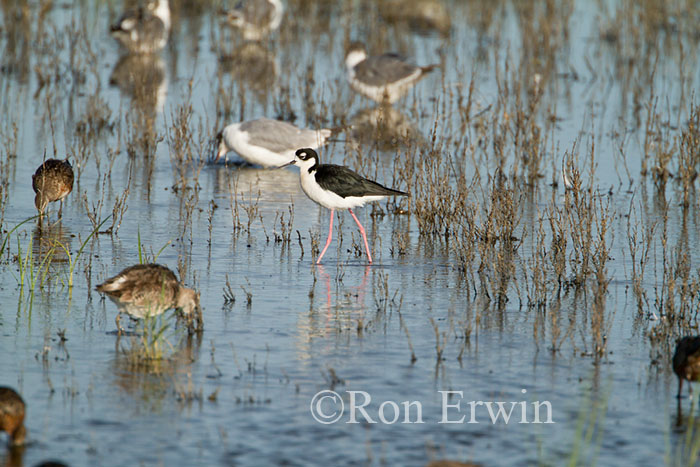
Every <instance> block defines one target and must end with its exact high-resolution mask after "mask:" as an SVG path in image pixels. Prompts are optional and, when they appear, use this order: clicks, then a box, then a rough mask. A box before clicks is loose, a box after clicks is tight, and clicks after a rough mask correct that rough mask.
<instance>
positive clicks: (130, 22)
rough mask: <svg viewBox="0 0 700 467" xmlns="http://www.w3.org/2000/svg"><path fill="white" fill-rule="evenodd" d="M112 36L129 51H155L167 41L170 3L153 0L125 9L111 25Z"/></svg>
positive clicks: (165, 0)
mask: <svg viewBox="0 0 700 467" xmlns="http://www.w3.org/2000/svg"><path fill="white" fill-rule="evenodd" d="M111 32H112V36H113V37H114V38H115V39H116V40H117V41H118V42H119V43H120V44H121V45H122V46H124V47H125V48H126V49H127V50H128V51H129V52H131V53H155V52H158V51H160V50H161V49H162V48H163V47H165V44H167V42H168V35H169V34H170V4H169V3H168V0H153V1H150V2H149V3H147V4H146V6H145V7H143V6H139V7H138V8H135V9H133V10H127V11H126V12H125V13H124V14H123V15H122V17H121V18H119V20H118V21H117V22H116V23H114V24H113V25H112V27H111Z"/></svg>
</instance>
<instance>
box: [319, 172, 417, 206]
mask: <svg viewBox="0 0 700 467" xmlns="http://www.w3.org/2000/svg"><path fill="white" fill-rule="evenodd" d="M315 175H316V182H317V183H318V184H319V185H321V188H323V189H324V190H329V191H332V192H334V193H336V194H337V195H338V196H340V197H342V198H347V197H348V196H391V195H405V194H406V193H404V192H403V191H398V190H392V189H391V188H387V187H385V186H382V185H380V184H379V183H377V182H373V181H372V180H367V179H366V178H364V177H362V176H361V175H359V174H357V173H355V172H353V171H352V170H350V169H348V168H347V167H343V166H342V165H334V164H322V165H318V166H317V167H316V174H315Z"/></svg>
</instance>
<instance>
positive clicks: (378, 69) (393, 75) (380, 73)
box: [345, 42, 438, 104]
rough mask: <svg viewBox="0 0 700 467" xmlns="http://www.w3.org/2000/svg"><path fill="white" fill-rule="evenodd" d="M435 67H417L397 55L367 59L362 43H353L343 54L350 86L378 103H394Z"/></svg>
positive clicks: (368, 57)
mask: <svg viewBox="0 0 700 467" xmlns="http://www.w3.org/2000/svg"><path fill="white" fill-rule="evenodd" d="M437 66H438V65H428V66H417V65H414V64H412V63H410V62H408V61H407V60H406V59H405V58H403V57H401V56H400V55H397V54H393V53H386V54H382V55H377V56H368V55H367V49H366V48H365V46H364V44H362V43H361V42H353V43H351V44H350V47H348V50H347V53H346V54H345V67H346V69H347V76H348V81H349V82H350V87H352V88H353V89H354V90H355V91H357V92H359V93H360V94H362V95H364V96H366V97H369V98H370V99H372V100H374V101H377V102H388V103H390V104H392V103H394V102H396V101H397V100H399V99H400V98H401V97H403V96H404V95H405V94H406V93H407V92H408V90H409V89H411V88H412V87H413V86H415V84H416V83H417V82H418V81H419V80H421V79H422V78H423V77H425V75H426V74H427V73H429V72H430V71H432V70H433V69H434V68H436V67H437Z"/></svg>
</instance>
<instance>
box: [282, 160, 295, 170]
mask: <svg viewBox="0 0 700 467" xmlns="http://www.w3.org/2000/svg"><path fill="white" fill-rule="evenodd" d="M296 163H297V160H296V159H294V160H291V161H289V162H287V163H286V164H284V165H280V166H279V167H278V168H280V169H281V168H282V167H289V166H290V165H294V164H296Z"/></svg>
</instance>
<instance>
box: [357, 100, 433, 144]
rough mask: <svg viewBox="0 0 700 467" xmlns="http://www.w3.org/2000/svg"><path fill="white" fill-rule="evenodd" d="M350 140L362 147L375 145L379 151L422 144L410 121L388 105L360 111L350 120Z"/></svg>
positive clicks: (421, 139)
mask: <svg viewBox="0 0 700 467" xmlns="http://www.w3.org/2000/svg"><path fill="white" fill-rule="evenodd" d="M351 123H352V130H351V132H350V135H351V138H352V140H353V141H354V142H356V143H358V144H362V145H376V146H377V149H379V150H381V151H390V150H393V149H396V148H397V147H407V146H412V145H415V144H423V142H424V141H423V137H422V135H421V134H420V132H419V131H418V129H417V128H416V126H415V125H414V124H413V122H411V120H410V119H409V118H408V117H407V116H406V115H404V114H403V113H401V112H400V111H399V110H397V109H395V108H394V107H392V106H390V105H378V106H376V107H371V108H367V109H363V110H360V111H359V112H357V113H356V114H355V115H353V117H352V119H351Z"/></svg>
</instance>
